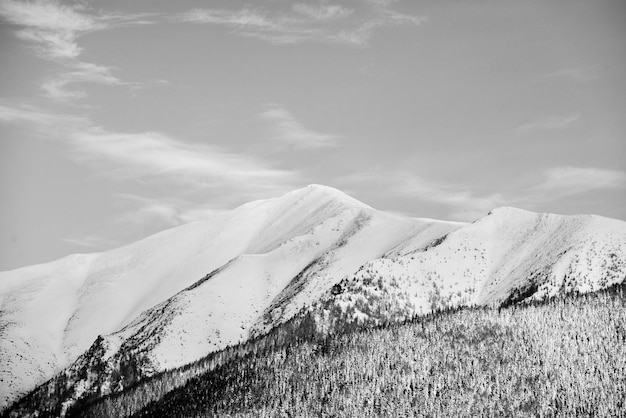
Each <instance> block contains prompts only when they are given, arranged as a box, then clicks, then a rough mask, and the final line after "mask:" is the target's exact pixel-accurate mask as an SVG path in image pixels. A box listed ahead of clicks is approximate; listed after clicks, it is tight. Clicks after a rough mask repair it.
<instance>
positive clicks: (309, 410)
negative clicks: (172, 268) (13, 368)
mask: <svg viewBox="0 0 626 418" xmlns="http://www.w3.org/2000/svg"><path fill="white" fill-rule="evenodd" d="M625 291H626V287H625V286H624V284H622V285H619V286H616V287H613V288H610V289H608V290H605V291H601V292H598V293H592V294H583V295H578V294H576V295H570V296H565V297H560V298H555V299H551V300H548V301H545V302H536V303H526V304H519V305H513V306H510V307H507V308H501V309H487V308H481V309H470V308H466V309H459V310H453V311H445V312H437V313H435V314H431V315H429V316H426V317H420V318H415V319H413V320H411V321H407V322H404V323H396V324H389V325H386V326H382V327H377V328H361V329H358V328H357V329H342V330H337V331H335V332H333V333H331V334H328V335H322V334H320V333H318V332H317V331H316V328H315V323H314V319H313V318H312V317H311V315H302V316H300V317H298V318H296V319H294V320H292V321H290V322H288V323H287V324H284V325H283V326H282V327H279V328H278V329H275V330H273V331H272V332H271V333H269V334H268V335H266V336H264V337H260V338H257V339H255V340H253V341H251V342H249V343H247V344H243V345H240V346H236V347H231V348H228V349H226V350H224V351H222V352H219V353H214V354H211V355H209V356H207V357H206V358H205V359H203V360H201V361H199V362H197V363H195V364H192V365H189V366H186V367H184V368H181V369H177V370H172V371H168V372H165V373H163V374H160V375H157V376H154V377H153V378H151V379H149V380H147V381H145V382H142V383H139V384H136V385H135V386H133V387H130V388H127V389H126V390H125V391H124V392H122V393H118V394H115V395H111V396H108V397H105V398H100V399H91V400H83V401H80V402H78V403H77V404H76V405H74V407H73V408H71V409H70V410H69V411H68V415H69V416H85V417H90V416H91V417H102V416H110V417H121V416H133V417H152V416H155V417H156V416H168V417H213V416H226V417H257V416H261V417H263V416H266V417H275V416H285V417H290V416H291V417H319V416H329V417H331V416H348V417H375V416H390V417H391V416H393V417H396V416H409V417H413V416H416V417H438V416H467V417H470V416H495V417H499V416H502V417H504V416H520V417H524V416H527V417H536V416H542V417H572V416H578V417H581V416H582V417H585V416H596V417H615V416H624V414H625V413H626V412H625V411H626V309H625V308H626V306H625V305H626V303H625V299H624V296H625V295H624V293H625ZM26 401H27V400H26ZM42 412H43V413H44V414H45V411H42ZM49 412H52V411H49Z"/></svg>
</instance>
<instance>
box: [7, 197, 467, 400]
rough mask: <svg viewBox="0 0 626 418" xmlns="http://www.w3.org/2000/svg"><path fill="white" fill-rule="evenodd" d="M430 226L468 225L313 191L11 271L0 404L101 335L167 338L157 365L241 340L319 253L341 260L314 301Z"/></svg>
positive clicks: (159, 345)
mask: <svg viewBox="0 0 626 418" xmlns="http://www.w3.org/2000/svg"><path fill="white" fill-rule="evenodd" d="M359 219H360V220H363V225H360V224H359V223H358V222H359V221H358V220H359ZM431 224H436V225H438V227H437V228H440V229H443V230H452V229H456V228H458V227H459V226H460V225H461V224H456V223H446V222H437V221H425V220H420V219H411V218H402V217H398V216H392V215H388V214H385V213H382V212H378V211H375V210H374V209H372V208H370V207H369V206H367V205H365V204H363V203H361V202H359V201H357V200H355V199H353V198H351V197H349V196H347V195H345V194H343V193H342V192H340V191H338V190H336V189H332V188H330V187H325V186H318V185H311V186H308V187H306V188H303V189H299V190H296V191H294V192H291V193H288V194H286V195H284V196H282V197H280V198H275V199H269V200H263V201H256V202H251V203H248V204H245V205H243V206H240V207H239V208H236V209H234V210H232V211H228V212H224V213H219V214H216V215H214V216H212V217H211V218H209V219H207V220H204V221H201V222H193V223H189V224H186V225H183V226H180V227H176V228H173V229H169V230H166V231H163V232H160V233H158V234H155V235H153V236H150V237H148V238H145V239H143V240H141V241H138V242H136V243H133V244H130V245H127V246H124V247H122V248H119V249H115V250H111V251H107V252H103V253H97V254H77V255H72V256H69V257H66V258H63V259H60V260H57V261H54V262H51V263H47V264H41V265H36V266H29V267H24V268H20V269H17V270H13V271H7V272H0V409H2V408H4V407H5V406H6V405H7V403H10V402H12V401H13V400H15V399H16V398H17V397H19V396H20V395H23V394H25V393H27V392H28V391H30V390H32V389H33V388H34V387H35V386H37V385H39V384H41V383H43V382H44V381H46V380H47V379H49V378H51V377H52V376H53V375H54V374H56V373H57V372H59V371H60V370H61V369H63V368H64V367H66V366H68V365H69V364H70V363H71V362H72V361H74V360H76V359H77V357H78V356H79V355H81V354H82V353H83V352H84V351H85V350H87V349H88V348H89V347H90V345H91V344H92V343H93V342H94V341H95V339H96V338H97V336H98V335H105V336H106V335H107V334H111V335H110V336H107V337H106V339H107V340H108V345H107V346H109V347H117V348H118V349H119V347H120V346H121V345H122V344H123V342H124V341H125V340H126V339H128V338H129V337H132V336H135V337H138V338H139V337H141V334H142V333H143V334H147V333H149V332H156V333H157V336H158V338H153V339H152V340H150V341H149V345H150V355H151V358H152V359H153V361H154V362H155V367H157V370H162V369H165V368H169V367H174V366H178V365H182V364H185V363H188V362H190V361H193V360H195V359H197V358H199V357H201V356H203V355H206V354H207V353H208V352H210V351H213V350H216V349H219V348H223V347H225V346H226V345H229V344H234V343H236V342H239V341H242V340H244V339H246V338H247V337H248V335H249V333H250V331H251V330H252V327H253V325H254V324H255V323H256V322H257V321H258V320H259V319H260V318H259V316H260V315H261V314H262V313H263V312H264V310H265V309H266V308H268V307H269V306H270V304H271V302H272V300H273V299H274V298H275V297H276V296H278V295H279V294H280V293H281V291H282V290H283V289H284V288H285V286H286V285H288V284H289V282H290V281H291V279H293V278H294V277H295V276H296V275H297V274H298V273H299V272H300V271H301V270H302V269H303V268H304V267H306V266H307V265H309V264H310V263H312V262H313V261H314V260H315V259H317V258H318V257H321V256H322V255H324V254H328V253H333V252H335V253H337V260H335V261H334V262H332V263H331V264H330V266H329V267H328V269H326V271H325V274H324V275H323V276H320V278H319V280H318V282H314V283H311V284H310V286H309V287H310V292H311V295H312V296H311V297H316V296H317V295H320V294H322V293H323V292H324V291H325V290H327V289H328V287H329V286H332V285H333V284H334V282H336V281H338V280H340V279H341V278H342V277H343V276H344V275H347V274H351V273H353V272H355V271H356V270H357V269H358V268H359V267H360V266H361V265H362V264H363V263H365V262H366V261H368V260H369V259H372V258H376V257H380V256H382V255H383V253H384V252H385V251H388V250H389V249H390V248H391V247H393V246H395V245H397V244H398V243H399V242H400V241H402V240H403V239H405V238H406V237H408V236H410V235H411V234H412V233H413V232H419V231H420V230H421V229H424V228H425V227H426V226H427V225H431ZM342 240H344V241H345V242H343V241H342ZM219 268H221V271H220V273H219V274H216V275H215V276H214V277H212V278H211V279H209V280H206V281H204V282H202V281H201V282H202V283H201V284H198V285H196V287H194V288H193V289H188V290H184V289H186V288H189V287H190V286H192V285H194V283H196V282H198V281H199V280H200V279H202V278H203V277H204V276H206V275H207V274H208V273H211V272H213V271H215V270H217V269H219ZM312 302H313V300H311V299H309V298H308V297H305V298H300V299H299V300H298V301H297V302H296V303H293V304H292V306H295V305H298V306H303V305H304V304H310V303H312ZM151 308H153V309H152V310H151ZM155 309H156V311H155ZM159 309H161V310H159ZM295 311H297V309H296V308H292V309H291V311H290V312H295ZM155 312H156V313H155ZM147 322H149V323H147ZM146 325H147V326H146ZM149 335H151V334H149ZM144 343H146V342H144ZM129 345H130V346H131V347H133V348H137V349H145V348H146V347H142V346H140V345H138V346H136V347H135V346H133V344H129ZM112 355H114V352H108V353H107V357H110V356H112Z"/></svg>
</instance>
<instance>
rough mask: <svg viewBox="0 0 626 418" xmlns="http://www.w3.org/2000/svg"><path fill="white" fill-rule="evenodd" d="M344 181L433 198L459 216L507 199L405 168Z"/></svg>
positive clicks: (473, 215) (409, 196)
mask: <svg viewBox="0 0 626 418" xmlns="http://www.w3.org/2000/svg"><path fill="white" fill-rule="evenodd" d="M339 181H340V182H341V183H344V184H346V185H350V186H361V187H362V186H364V185H367V188H368V189H374V190H382V191H384V193H386V194H388V195H389V196H394V197H402V198H406V199H411V200H418V201H424V202H432V203H437V204H441V205H444V206H447V207H448V209H449V216H451V217H452V218H454V219H458V220H474V219H476V218H477V217H479V216H482V215H484V214H486V213H487V212H488V211H489V210H491V209H493V208H494V207H497V206H502V205H503V204H504V203H505V201H506V200H505V198H504V196H502V195H501V194H497V193H495V194H487V195H483V196H480V195H477V194H476V193H474V192H473V191H471V190H470V189H468V188H465V187H462V186H458V185H454V184H449V183H443V182H434V181H431V180H428V179H425V178H423V177H420V176H418V175H416V174H414V173H411V172H406V171H394V172H385V173H381V172H363V173H355V174H351V175H349V176H346V177H343V178H342V179H340V180H339Z"/></svg>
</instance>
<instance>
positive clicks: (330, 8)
mask: <svg viewBox="0 0 626 418" xmlns="http://www.w3.org/2000/svg"><path fill="white" fill-rule="evenodd" d="M292 10H293V11H294V12H295V13H297V14H299V15H301V16H304V17H306V18H309V19H313V20H319V21H327V20H334V19H341V18H344V17H347V16H350V15H351V14H352V13H354V9H347V8H345V7H342V6H339V5H329V4H317V5H311V4H305V3H296V4H294V5H293V6H292Z"/></svg>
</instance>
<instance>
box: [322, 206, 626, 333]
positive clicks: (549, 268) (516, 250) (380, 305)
mask: <svg viewBox="0 0 626 418" xmlns="http://www.w3.org/2000/svg"><path fill="white" fill-rule="evenodd" d="M405 246H406V248H407V250H401V251H399V252H395V253H393V252H392V253H390V254H388V257H387V258H381V259H378V260H373V261H370V262H369V263H367V264H365V265H364V266H363V267H362V268H361V269H360V270H359V271H358V272H357V273H356V274H355V275H353V276H351V277H349V278H346V279H344V280H343V281H342V282H341V283H340V286H341V294H339V295H337V296H331V295H326V297H325V299H324V301H323V303H321V304H320V305H319V306H321V307H322V308H321V310H322V312H325V314H324V315H326V316H329V312H330V311H333V314H332V315H330V316H331V317H333V318H334V319H337V318H340V321H346V320H347V321H348V322H351V321H361V322H364V321H365V322H370V323H381V322H385V321H389V320H401V319H404V318H408V317H411V316H413V315H415V314H426V313H428V312H431V311H432V310H434V309H443V308H447V307H456V306H462V305H501V304H507V303H515V302H518V301H521V300H524V299H527V298H530V299H541V298H544V297H546V296H554V295H557V294H559V293H562V292H570V291H580V292H589V291H595V290H599V289H602V288H605V287H607V286H610V285H612V284H614V283H620V282H623V281H624V280H625V279H626V222H623V221H618V220H614V219H608V218H602V217H599V216H591V215H581V216H560V215H551V214H536V213H532V212H527V211H523V210H519V209H514V208H500V209H496V210H494V211H492V212H491V213H490V214H489V215H487V216H485V217H483V218H481V219H479V220H477V221H476V222H474V223H473V224H471V225H468V226H465V227H463V228H459V229H457V230H455V231H453V232H451V233H449V234H448V235H447V236H445V237H442V238H440V239H438V240H436V241H434V242H433V243H432V244H431V245H429V246H426V247H425V248H421V249H420V248H419V246H412V247H411V246H407V244H405ZM411 248H413V249H412V250H411ZM327 325H330V324H327Z"/></svg>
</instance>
